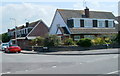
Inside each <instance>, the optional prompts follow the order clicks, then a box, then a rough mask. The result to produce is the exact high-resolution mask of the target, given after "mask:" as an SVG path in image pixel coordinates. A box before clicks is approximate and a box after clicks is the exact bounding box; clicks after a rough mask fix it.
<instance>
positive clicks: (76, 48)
mask: <svg viewBox="0 0 120 76" xmlns="http://www.w3.org/2000/svg"><path fill="white" fill-rule="evenodd" d="M107 48H120V45H115V44H111V45H109V47H107V46H106V45H96V46H91V47H80V46H58V47H49V48H48V50H43V47H34V51H39V52H57V51H85V50H95V49H107Z"/></svg>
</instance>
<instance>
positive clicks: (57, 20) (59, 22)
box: [49, 11, 67, 35]
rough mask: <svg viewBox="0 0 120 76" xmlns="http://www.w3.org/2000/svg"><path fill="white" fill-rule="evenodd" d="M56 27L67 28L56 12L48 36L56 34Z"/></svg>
mask: <svg viewBox="0 0 120 76" xmlns="http://www.w3.org/2000/svg"><path fill="white" fill-rule="evenodd" d="M57 25H59V26H60V27H62V26H66V27H67V25H66V24H65V22H64V20H63V19H62V17H61V15H60V13H59V12H58V11H57V12H56V14H55V17H54V20H53V23H52V25H51V28H50V32H49V34H52V35H54V34H56V31H57V27H58V26H57Z"/></svg>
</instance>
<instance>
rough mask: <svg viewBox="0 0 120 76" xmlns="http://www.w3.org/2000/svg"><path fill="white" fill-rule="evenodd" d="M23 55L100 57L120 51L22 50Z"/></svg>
mask: <svg viewBox="0 0 120 76" xmlns="http://www.w3.org/2000/svg"><path fill="white" fill-rule="evenodd" d="M21 53H23V54H43V55H100V54H120V49H119V48H116V49H97V50H87V51H57V52H35V51H26V50H22V52H21Z"/></svg>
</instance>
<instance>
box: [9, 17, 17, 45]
mask: <svg viewBox="0 0 120 76" xmlns="http://www.w3.org/2000/svg"><path fill="white" fill-rule="evenodd" d="M10 20H13V21H15V44H17V26H16V19H15V18H10Z"/></svg>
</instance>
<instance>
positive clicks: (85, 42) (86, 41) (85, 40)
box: [77, 38, 92, 47]
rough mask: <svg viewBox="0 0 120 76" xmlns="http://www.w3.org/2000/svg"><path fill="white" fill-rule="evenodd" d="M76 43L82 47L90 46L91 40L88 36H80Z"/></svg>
mask: <svg viewBox="0 0 120 76" xmlns="http://www.w3.org/2000/svg"><path fill="white" fill-rule="evenodd" d="M77 45H78V46H82V47H90V46H91V45H92V42H91V39H89V38H82V39H80V40H79V41H78V42H77Z"/></svg>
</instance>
